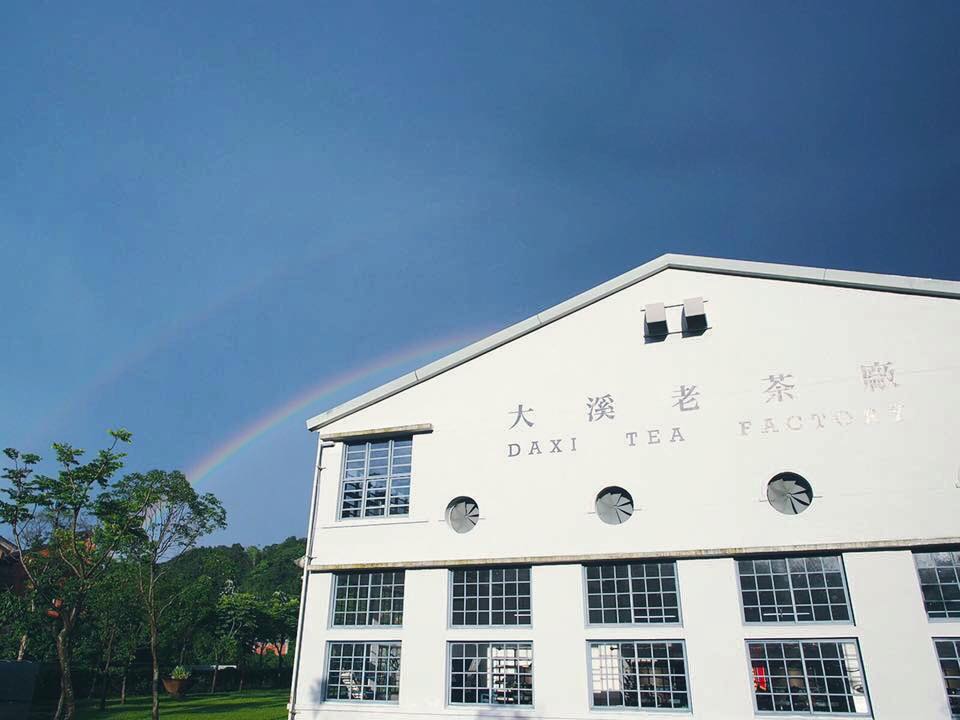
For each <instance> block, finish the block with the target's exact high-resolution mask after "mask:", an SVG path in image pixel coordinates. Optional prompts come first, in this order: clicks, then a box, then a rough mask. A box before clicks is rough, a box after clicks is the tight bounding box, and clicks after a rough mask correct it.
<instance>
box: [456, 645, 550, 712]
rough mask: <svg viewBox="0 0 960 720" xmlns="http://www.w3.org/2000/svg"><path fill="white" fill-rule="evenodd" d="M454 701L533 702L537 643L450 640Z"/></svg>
mask: <svg viewBox="0 0 960 720" xmlns="http://www.w3.org/2000/svg"><path fill="white" fill-rule="evenodd" d="M450 704H451V705H471V704H476V705H533V645H532V644H530V643H528V642H452V643H450Z"/></svg>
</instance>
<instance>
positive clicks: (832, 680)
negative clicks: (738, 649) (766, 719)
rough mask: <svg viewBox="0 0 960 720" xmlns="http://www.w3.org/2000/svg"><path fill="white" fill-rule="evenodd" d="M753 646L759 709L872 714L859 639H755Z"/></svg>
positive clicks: (749, 643) (752, 659) (752, 665)
mask: <svg viewBox="0 0 960 720" xmlns="http://www.w3.org/2000/svg"><path fill="white" fill-rule="evenodd" d="M747 645H748V649H749V652H750V665H751V669H752V671H753V695H754V701H755V702H756V707H757V710H758V711H760V712H784V713H867V712H869V709H870V708H869V703H868V702H867V690H866V686H865V685H864V680H863V669H862V665H861V663H860V651H859V650H858V649H857V643H856V641H855V640H811V641H800V640H766V641H754V640H751V641H749V642H748V643H747Z"/></svg>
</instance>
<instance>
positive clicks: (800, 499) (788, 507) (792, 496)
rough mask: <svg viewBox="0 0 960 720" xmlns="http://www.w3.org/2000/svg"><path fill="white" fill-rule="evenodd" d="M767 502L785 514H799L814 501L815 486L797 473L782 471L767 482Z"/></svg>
mask: <svg viewBox="0 0 960 720" xmlns="http://www.w3.org/2000/svg"><path fill="white" fill-rule="evenodd" d="M767 502H769V503H770V505H771V506H772V507H773V509H774V510H776V511H778V512H782V513H783V514H784V515H799V514H800V513H802V512H803V511H804V510H806V509H807V508H808V507H810V503H812V502H813V488H812V487H810V483H808V482H807V481H806V480H805V479H804V478H802V477H800V476H799V475H797V474H796V473H792V472H785V473H780V474H779V475H774V476H773V479H772V480H770V482H769V483H767Z"/></svg>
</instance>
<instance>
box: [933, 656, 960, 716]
mask: <svg viewBox="0 0 960 720" xmlns="http://www.w3.org/2000/svg"><path fill="white" fill-rule="evenodd" d="M934 643H935V644H936V646H937V657H938V658H940V669H941V670H942V671H943V684H944V685H946V687H947V701H948V702H949V703H950V715H951V717H955V718H960V639H958V638H937V639H936V640H934Z"/></svg>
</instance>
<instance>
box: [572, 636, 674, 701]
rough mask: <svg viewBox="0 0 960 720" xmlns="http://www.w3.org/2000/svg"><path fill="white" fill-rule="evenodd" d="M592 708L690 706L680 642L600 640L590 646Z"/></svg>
mask: <svg viewBox="0 0 960 720" xmlns="http://www.w3.org/2000/svg"><path fill="white" fill-rule="evenodd" d="M590 682H591V686H592V692H593V706H594V707H625V708H637V709H640V708H658V709H671V710H679V709H683V708H689V707H690V695H689V693H688V691H687V687H688V683H687V662H686V653H685V652H684V645H683V642H682V641H680V640H668V641H666V642H644V641H639V642H638V641H634V640H629V641H613V642H611V641H603V642H592V643H590Z"/></svg>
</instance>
